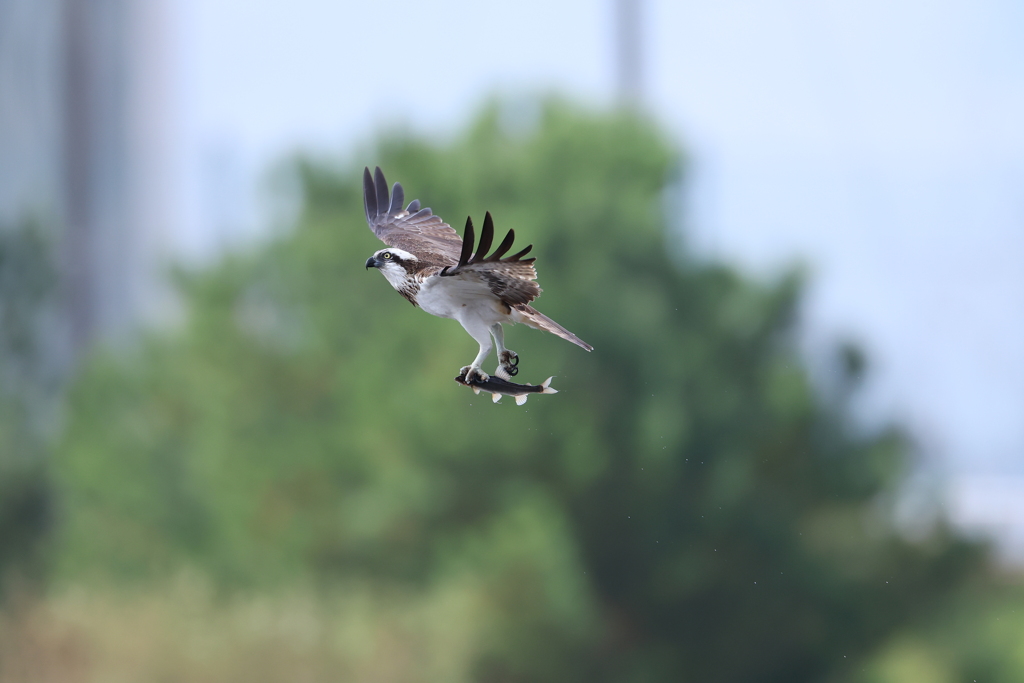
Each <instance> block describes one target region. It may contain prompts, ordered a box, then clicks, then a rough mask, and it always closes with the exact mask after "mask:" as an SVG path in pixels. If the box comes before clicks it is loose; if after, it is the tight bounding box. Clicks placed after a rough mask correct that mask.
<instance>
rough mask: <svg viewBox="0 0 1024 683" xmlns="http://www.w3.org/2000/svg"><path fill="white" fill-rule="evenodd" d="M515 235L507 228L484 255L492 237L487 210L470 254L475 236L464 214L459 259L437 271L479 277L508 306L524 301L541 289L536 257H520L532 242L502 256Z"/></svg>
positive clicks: (470, 223)
mask: <svg viewBox="0 0 1024 683" xmlns="http://www.w3.org/2000/svg"><path fill="white" fill-rule="evenodd" d="M515 238H516V233H515V230H509V231H508V234H506V235H505V239H503V240H502V241H501V244H499V245H498V248H497V249H495V250H494V252H493V253H491V255H490V256H488V255H487V252H488V250H490V248H491V244H492V242H493V241H494V220H493V219H492V218H491V212H490V211H488V212H487V215H485V216H484V225H483V229H482V230H481V232H480V242H479V244H478V245H477V248H476V253H475V254H474V253H473V243H474V242H475V241H476V236H475V231H474V230H473V221H472V220H471V219H469V218H467V219H466V232H465V236H464V238H463V240H462V249H461V251H460V253H459V262H458V264H456V265H455V266H454V267H446V268H444V269H442V270H441V272H440V273H439V275H441V277H463V278H466V279H470V278H476V279H479V280H482V281H483V282H484V283H486V284H487V286H488V288H489V289H490V290H491V293H492V294H494V296H496V297H498V298H499V299H500V300H501V301H503V302H504V303H505V304H506V305H508V306H509V307H514V306H519V305H525V304H528V303H530V302H531V301H533V300H534V299H536V298H537V297H538V296H539V295H540V293H541V288H540V286H539V285H538V284H537V283H536V282H534V280H536V279H537V271H536V270H534V267H533V262H534V261H535V260H536V259H533V258H528V259H524V258H523V256H526V254H528V253H530V250H531V249H533V245H532V244H531V245H529V246H527V247H526V248H525V249H523V250H521V251H519V252H517V253H515V254H513V255H512V256H507V257H505V258H502V257H503V256H505V254H506V253H507V252H508V250H509V249H511V248H512V243H513V242H514V241H515Z"/></svg>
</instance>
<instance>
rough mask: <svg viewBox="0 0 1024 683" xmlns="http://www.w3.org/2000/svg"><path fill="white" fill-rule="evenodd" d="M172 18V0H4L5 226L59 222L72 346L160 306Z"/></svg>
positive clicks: (0, 33)
mask: <svg viewBox="0 0 1024 683" xmlns="http://www.w3.org/2000/svg"><path fill="white" fill-rule="evenodd" d="M167 26H168V22H167V17H166V5H165V0H0V224H11V223H13V222H16V221H19V220H22V219H24V218H26V217H34V218H37V219H39V220H40V221H41V222H42V223H43V224H44V225H47V226H51V227H52V230H53V232H54V235H53V238H54V242H55V243H56V244H57V245H58V247H59V250H60V254H59V261H60V266H61V275H62V283H61V289H62V292H63V293H64V295H65V303H66V306H67V320H68V322H69V326H68V327H69V329H68V334H69V336H70V339H69V341H70V342H71V345H72V347H73V348H74V349H80V348H83V347H85V346H86V345H88V344H89V343H90V342H92V341H93V340H95V339H96V338H107V339H111V338H116V337H119V336H122V335H123V333H125V332H126V331H128V330H130V329H132V328H133V327H135V326H136V325H137V324H138V323H139V322H140V321H141V320H143V319H146V318H150V317H156V316H158V315H159V312H158V311H157V310H156V309H157V308H158V307H159V304H160V300H161V291H162V290H161V278H160V274H159V265H160V263H161V261H162V259H163V258H165V249H164V245H165V243H166V239H167V236H168V233H169V229H170V228H171V225H172V220H173V218H172V216H171V215H170V208H171V202H170V201H169V197H170V195H169V192H170V187H169V185H170V183H169V182H168V181H169V176H170V174H169V172H168V166H169V158H170V154H169V151H170V144H169V143H170V140H169V133H170V130H171V129H170V125H169V124H170V119H169V116H168V112H169V111H171V108H170V106H169V105H168V102H167V101H166V100H167V99H168V93H169V91H170V88H169V87H168V86H169V85H170V84H169V80H168V77H167V76H168V68H167V64H166V61H165V59H166V53H167V49H166V47H167V45H166V38H167V33H168V32H167Z"/></svg>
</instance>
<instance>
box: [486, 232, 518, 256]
mask: <svg viewBox="0 0 1024 683" xmlns="http://www.w3.org/2000/svg"><path fill="white" fill-rule="evenodd" d="M515 241H516V231H515V230H509V231H508V233H507V234H506V235H505V239H503V240H502V241H501V244H499V245H498V248H497V249H495V250H494V253H493V254H491V255H490V256H488V257H487V260H488V261H498V260H500V259H501V257H502V256H504V255H505V254H506V252H508V250H509V249H511V248H512V243H513V242H515Z"/></svg>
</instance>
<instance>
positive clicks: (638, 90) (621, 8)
mask: <svg viewBox="0 0 1024 683" xmlns="http://www.w3.org/2000/svg"><path fill="white" fill-rule="evenodd" d="M642 11H643V8H642V1H641V0H615V44H616V87H617V90H618V92H617V95H618V98H619V102H620V104H622V105H624V106H638V105H639V104H640V101H641V96H642V95H643V85H644V84H643V30H642Z"/></svg>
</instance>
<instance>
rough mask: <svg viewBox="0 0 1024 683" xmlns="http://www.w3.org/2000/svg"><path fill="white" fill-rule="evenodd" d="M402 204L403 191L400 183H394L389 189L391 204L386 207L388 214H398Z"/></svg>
mask: <svg viewBox="0 0 1024 683" xmlns="http://www.w3.org/2000/svg"><path fill="white" fill-rule="evenodd" d="M403 203H405V190H403V189H402V183H395V185H394V187H392V188H391V204H390V205H389V206H388V213H398V212H399V211H401V210H402V204H403Z"/></svg>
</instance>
